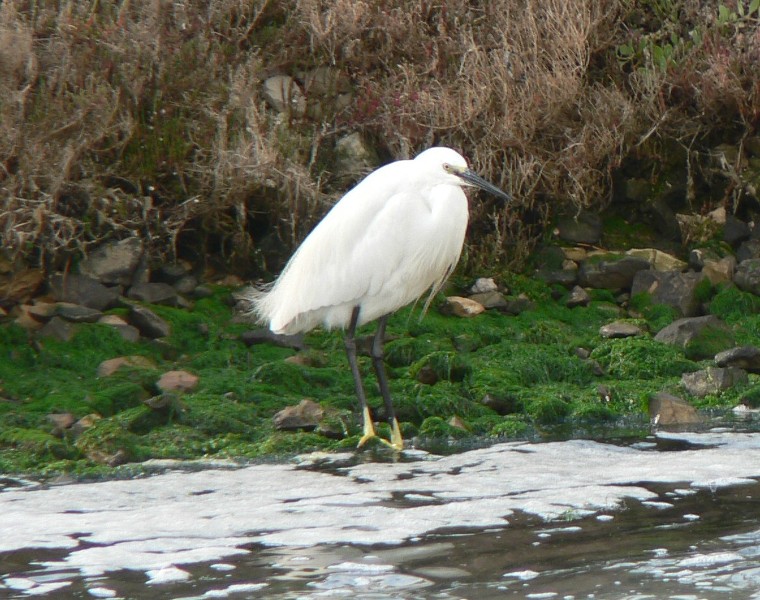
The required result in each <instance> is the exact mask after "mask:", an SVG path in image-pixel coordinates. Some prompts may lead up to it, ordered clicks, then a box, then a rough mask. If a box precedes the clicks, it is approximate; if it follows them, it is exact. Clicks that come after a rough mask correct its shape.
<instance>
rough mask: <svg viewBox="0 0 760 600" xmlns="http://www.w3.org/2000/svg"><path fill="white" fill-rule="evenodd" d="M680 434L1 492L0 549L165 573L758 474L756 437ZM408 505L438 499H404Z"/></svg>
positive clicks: (571, 514) (500, 522) (577, 509)
mask: <svg viewBox="0 0 760 600" xmlns="http://www.w3.org/2000/svg"><path fill="white" fill-rule="evenodd" d="M669 437H674V436H672V435H669ZM685 438H686V439H688V441H690V442H693V443H695V444H701V446H700V447H698V448H696V447H695V448H694V449H689V450H684V451H678V452H653V451H651V450H642V449H637V448H633V447H619V446H614V445H611V444H603V443H598V442H593V441H588V440H574V441H568V442H553V443H545V444H528V443H508V444H500V445H496V446H492V447H489V448H483V449H478V450H473V451H470V452H464V453H462V454H458V455H453V456H446V457H438V458H431V457H430V456H428V455H425V457H424V460H420V461H417V462H397V463H362V464H358V465H354V466H342V467H337V472H336V468H333V470H332V471H326V472H323V471H318V470H314V469H308V470H307V469H303V468H298V467H297V466H296V465H291V464H286V465H273V464H268V465H254V466H249V467H245V468H240V469H232V470H231V469H229V468H225V469H216V470H208V471H200V472H184V473H183V472H171V473H166V474H162V475H157V476H153V477H148V478H145V479H137V480H122V481H106V482H99V483H89V484H75V485H62V486H55V487H51V488H46V489H40V488H36V489H31V488H24V489H10V490H9V489H7V488H6V490H5V491H3V492H0V552H12V551H17V550H21V549H23V548H57V549H60V550H62V551H63V553H64V556H63V558H62V560H61V561H57V562H50V563H47V566H48V567H49V568H51V569H54V568H57V569H64V570H66V569H67V570H69V571H72V570H78V571H79V572H80V573H82V574H84V575H101V574H103V573H106V572H110V571H116V570H120V569H131V570H139V571H144V572H148V571H151V572H158V573H160V572H161V571H162V570H163V569H171V568H173V566H174V565H188V564H192V563H197V562H209V563H211V562H215V561H220V560H223V559H225V558H226V557H229V556H233V555H236V554H244V553H247V552H248V551H249V550H248V549H247V548H248V547H250V546H251V545H254V544H264V545H270V546H288V547H310V546H318V545H323V544H359V545H361V544H367V545H370V544H399V543H402V542H405V541H410V540H415V539H419V538H421V537H422V536H425V535H427V534H429V533H432V532H436V531H446V530H450V529H451V528H452V527H468V528H474V529H479V530H482V529H486V528H491V529H492V528H500V527H508V526H509V519H510V518H512V516H513V515H514V514H515V512H517V511H519V512H521V513H527V514H529V515H534V516H538V517H541V518H544V519H547V520H548V519H576V518H579V517H583V516H589V515H591V516H594V515H601V514H602V513H603V514H604V515H610V514H614V512H615V511H616V510H618V509H619V508H621V506H622V505H623V503H624V502H625V501H626V499H628V498H633V499H637V500H639V501H649V502H652V504H653V506H658V507H659V505H658V504H656V503H655V502H656V501H657V500H658V498H659V496H658V495H657V494H656V493H655V492H653V491H651V490H649V489H647V488H646V487H645V486H644V485H643V484H641V482H652V483H663V484H671V485H677V486H678V489H679V494H683V493H685V492H688V491H689V490H693V489H695V488H704V487H708V488H712V487H724V486H729V485H739V484H746V483H754V481H755V478H758V477H760V434H730V433H723V432H720V433H716V432H712V433H707V434H687V435H685ZM739 454H740V455H741V457H742V460H737V459H736V457H737V455H739ZM410 496H411V497H412V498H419V497H424V498H428V499H430V501H429V502H419V503H418V502H413V503H410V502H408V500H406V499H405V497H410ZM397 498H400V499H401V500H400V501H397V500H396V499H397ZM669 499H670V498H669ZM672 500H673V502H674V504H675V505H677V504H678V501H679V500H678V498H677V497H676V498H672ZM178 570H179V569H178ZM170 572H174V571H170ZM334 575H335V576H337V575H339V573H334ZM351 575H352V576H355V575H356V574H351ZM373 576H375V575H373ZM389 576H390V575H389ZM157 581H158V580H157ZM333 583H335V581H333ZM386 583H387V582H386ZM18 584H19V585H23V582H18ZM5 585H6V586H9V584H8V579H6V580H5ZM9 587H10V586H9ZM337 587H339V586H337Z"/></svg>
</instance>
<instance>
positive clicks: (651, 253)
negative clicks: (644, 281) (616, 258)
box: [626, 248, 688, 271]
mask: <svg viewBox="0 0 760 600" xmlns="http://www.w3.org/2000/svg"><path fill="white" fill-rule="evenodd" d="M626 255H627V256H635V257H636V258H643V259H645V260H647V261H648V262H649V264H650V266H651V267H652V268H653V269H654V270H655V271H683V270H684V269H686V267H687V266H688V265H687V264H686V262H684V261H682V260H681V259H680V258H676V257H675V256H673V255H672V254H668V253H667V252H663V251H662V250H657V248H631V249H630V250H628V251H627V252H626Z"/></svg>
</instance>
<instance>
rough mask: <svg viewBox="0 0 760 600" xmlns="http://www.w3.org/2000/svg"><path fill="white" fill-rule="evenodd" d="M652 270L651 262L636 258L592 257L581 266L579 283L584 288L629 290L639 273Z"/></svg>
mask: <svg viewBox="0 0 760 600" xmlns="http://www.w3.org/2000/svg"><path fill="white" fill-rule="evenodd" d="M648 269H650V265H649V261H648V260H646V259H644V258H637V257H635V256H621V255H610V256H609V257H603V258H600V257H591V258H589V259H587V260H585V261H583V263H582V264H581V267H580V269H579V271H578V282H579V283H580V285H582V286H583V287H591V288H602V289H608V290H627V289H630V288H631V285H632V284H633V278H634V277H635V276H636V273H638V272H639V271H646V270H648Z"/></svg>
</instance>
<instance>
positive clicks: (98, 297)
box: [48, 273, 120, 310]
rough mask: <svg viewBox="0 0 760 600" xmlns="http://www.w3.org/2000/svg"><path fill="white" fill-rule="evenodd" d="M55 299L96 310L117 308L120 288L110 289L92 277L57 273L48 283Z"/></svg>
mask: <svg viewBox="0 0 760 600" xmlns="http://www.w3.org/2000/svg"><path fill="white" fill-rule="evenodd" d="M48 283H49V285H50V291H51V293H52V295H53V298H54V299H55V300H56V301H57V302H70V303H72V304H81V305H82V306H87V307H89V308H94V309H96V310H105V309H106V308H110V307H112V306H115V305H116V304H117V302H118V300H119V294H120V290H119V289H118V287H115V288H108V287H106V286H104V285H103V284H102V283H100V282H98V281H95V280H94V279H92V278H91V277H86V276H84V275H76V274H72V273H69V274H61V273H56V274H54V275H52V276H51V277H50V280H49V281H48Z"/></svg>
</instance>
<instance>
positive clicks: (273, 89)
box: [262, 75, 306, 117]
mask: <svg viewBox="0 0 760 600" xmlns="http://www.w3.org/2000/svg"><path fill="white" fill-rule="evenodd" d="M262 93H263V95H264V99H265V100H266V101H267V103H268V104H269V106H271V107H272V108H273V109H275V110H276V111H277V112H280V113H287V114H290V115H293V116H295V117H300V116H303V114H304V113H305V112H306V97H305V96H304V94H303V92H302V91H301V88H300V87H299V86H298V83H296V80H295V79H293V78H292V77H290V76H289V75H275V76H273V77H269V78H268V79H266V80H265V81H264V86H263V89H262Z"/></svg>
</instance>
